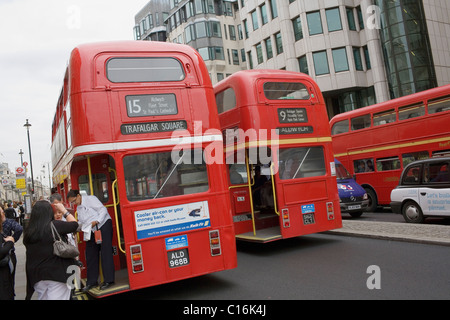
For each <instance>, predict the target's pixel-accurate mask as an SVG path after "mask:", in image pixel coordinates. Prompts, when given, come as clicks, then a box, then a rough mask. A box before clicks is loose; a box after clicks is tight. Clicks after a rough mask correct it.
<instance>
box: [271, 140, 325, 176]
mask: <svg viewBox="0 0 450 320" xmlns="http://www.w3.org/2000/svg"><path fill="white" fill-rule="evenodd" d="M279 170H280V178H281V179H282V180H287V179H297V178H307V177H316V176H323V175H325V174H326V168H325V155H324V152H323V148H322V147H305V148H288V149H280V156H279Z"/></svg>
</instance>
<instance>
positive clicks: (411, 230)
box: [15, 220, 450, 300]
mask: <svg viewBox="0 0 450 320" xmlns="http://www.w3.org/2000/svg"><path fill="white" fill-rule="evenodd" d="M342 225H343V226H342V228H340V229H336V230H332V231H327V232H325V233H328V234H335V235H346V236H358V237H367V238H375V239H385V240H394V241H407V242H415V243H424V244H434V245H444V246H450V226H445V225H432V224H408V223H399V222H375V221H358V220H343V221H342ZM15 248H16V256H17V266H16V269H17V270H16V286H15V288H16V300H24V299H25V296H26V285H27V280H26V275H25V246H24V245H23V243H22V238H21V239H20V240H19V241H18V242H17V243H16V245H15ZM32 300H37V294H36V293H35V294H34V295H33V298H32Z"/></svg>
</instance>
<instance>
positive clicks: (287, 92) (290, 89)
mask: <svg viewBox="0 0 450 320" xmlns="http://www.w3.org/2000/svg"><path fill="white" fill-rule="evenodd" d="M264 95H265V96H266V98H267V99H269V100H308V99H309V97H310V96H309V92H308V89H307V88H306V86H305V85H304V84H303V83H299V82H266V83H264Z"/></svg>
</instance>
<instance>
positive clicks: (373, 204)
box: [364, 188, 378, 212]
mask: <svg viewBox="0 0 450 320" xmlns="http://www.w3.org/2000/svg"><path fill="white" fill-rule="evenodd" d="M364 190H366V193H367V197H368V198H369V205H368V206H367V209H366V212H375V210H377V207H378V199H377V194H376V193H375V191H373V190H372V189H370V188H364Z"/></svg>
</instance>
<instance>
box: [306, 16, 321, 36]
mask: <svg viewBox="0 0 450 320" xmlns="http://www.w3.org/2000/svg"><path fill="white" fill-rule="evenodd" d="M306 20H307V21H308V30H309V35H310V36H313V35H315V34H321V33H323V29H322V19H321V18H320V12H319V11H316V12H310V13H307V14H306Z"/></svg>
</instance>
